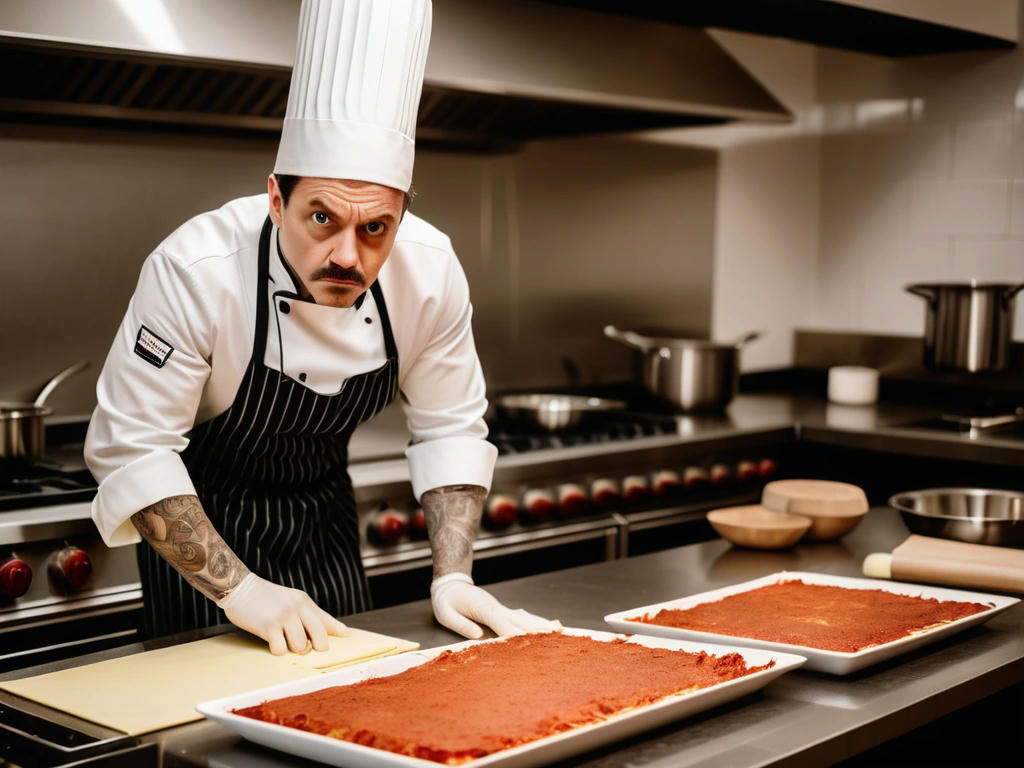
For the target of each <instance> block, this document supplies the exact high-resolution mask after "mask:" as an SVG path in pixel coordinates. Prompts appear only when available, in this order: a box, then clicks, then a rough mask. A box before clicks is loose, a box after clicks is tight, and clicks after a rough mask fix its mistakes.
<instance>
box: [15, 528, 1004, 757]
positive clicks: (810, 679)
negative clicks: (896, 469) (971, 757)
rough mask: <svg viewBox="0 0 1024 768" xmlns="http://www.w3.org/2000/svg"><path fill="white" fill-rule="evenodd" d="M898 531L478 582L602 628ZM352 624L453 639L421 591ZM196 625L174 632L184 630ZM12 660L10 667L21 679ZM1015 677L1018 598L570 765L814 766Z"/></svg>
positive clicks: (875, 547) (165, 739)
mask: <svg viewBox="0 0 1024 768" xmlns="http://www.w3.org/2000/svg"><path fill="white" fill-rule="evenodd" d="M906 535H907V531H906V529H905V528H904V526H903V523H902V522H901V521H900V519H899V517H898V516H897V515H896V513H894V512H893V511H892V510H889V509H885V508H875V509H872V511H871V512H870V513H869V514H868V516H867V517H866V518H865V519H864V521H863V522H862V523H861V525H860V526H859V527H858V528H857V529H855V530H854V531H853V532H852V533H851V534H849V535H848V536H846V537H845V538H843V539H842V540H840V541H838V542H827V543H815V544H804V545H800V546H797V547H795V548H794V549H792V550H788V551H777V552H757V551H752V550H742V549H737V548H734V547H732V546H731V545H729V544H728V543H727V542H725V541H722V540H716V541H711V542H705V543H702V544H694V545H690V546H686V547H681V548H677V549H671V550H666V551H663V552H659V553H656V554H652V555H645V556H642V557H635V558H630V559H628V560H616V561H612V562H608V563H600V564H596V565H588V566H583V567H580V568H572V569H568V570H564V571H558V572H555V573H548V574H543V575H539V576H532V577H529V578H525V579H518V580H515V581H508V582H504V583H501V584H495V585H492V586H491V587H489V589H491V590H492V591H493V593H494V594H495V595H496V596H497V597H498V598H499V599H501V600H504V601H506V602H508V603H510V604H515V605H521V606H523V607H526V608H528V609H529V610H531V611H535V612H537V613H539V614H542V615H548V616H554V617H558V618H560V619H561V620H562V621H563V623H565V624H566V625H571V626H579V627H589V628H594V629H604V628H606V627H605V626H604V624H603V621H602V617H603V616H604V615H605V614H607V613H610V612H613V611H616V610H620V609H624V608H629V607H631V606H639V605H644V604H648V603H653V602H657V601H660V600H666V599H669V598H672V597H676V596H679V595H684V594H692V593H696V592H701V591H704V590H707V589H714V588H718V587H722V586H726V585H728V584H732V583H736V582H739V581H743V580H746V579H750V578H754V577H757V576H762V575H765V574H767V573H772V572H774V571H779V570H812V571H821V572H826V573H836V574H845V575H859V574H860V563H861V561H862V559H863V557H864V555H866V554H868V553H869V552H872V551H879V550H889V549H892V547H894V546H895V545H896V544H898V543H899V542H901V541H902V540H903V538H904V537H905V536H906ZM349 623H351V624H352V625H353V626H358V627H362V628H365V629H370V630H374V631H377V632H384V633H387V634H392V635H398V636H402V637H407V638H409V639H412V640H418V641H419V642H420V643H421V644H422V645H423V646H424V647H431V646H436V645H443V644H446V643H450V642H453V641H455V640H456V639H457V638H456V637H455V636H454V635H453V634H452V633H450V632H448V631H447V630H444V629H442V628H440V627H439V626H435V625H433V623H432V622H431V618H430V608H429V605H428V604H427V603H426V602H417V603H409V604H406V605H401V606H396V607H393V608H387V609H383V610H379V611H372V612H369V613H365V614H362V615H360V616H356V617H350V619H349ZM205 634H208V632H207V633H190V634H187V635H182V636H179V638H177V639H178V640H180V641H187V640H192V639H196V638H198V637H201V636H204V635H205ZM158 644H161V643H160V641H157V642H155V643H149V644H146V646H143V645H142V644H136V645H133V646H126V647H124V648H120V649H116V650H115V651H108V652H106V653H104V654H97V655H95V656H93V657H83V658H81V659H78V660H75V661H71V662H61V663H58V664H52V665H46V666H43V667H39V668H37V669H36V670H33V671H36V672H44V671H51V670H53V669H58V668H63V667H66V666H71V665H73V664H76V663H77V664H81V663H84V662H87V661H91V660H96V659H97V658H109V657H111V656H114V655H122V654H127V653H132V652H137V651H140V650H143V648H144V647H155V646H156V645H158ZM24 674H25V670H22V671H21V672H19V673H16V675H13V674H12V675H9V676H19V677H20V676H23V675H24ZM1022 680H1024V605H1018V606H1015V607H1014V608H1012V609H1010V610H1008V611H1006V612H1005V613H1003V614H1002V615H1000V616H998V617H996V618H995V619H994V620H992V621H991V622H990V623H989V624H987V625H985V626H983V627H980V628H977V629H974V630H969V631H967V632H966V633H963V634H961V635H959V636H957V637H954V638H953V639H951V640H948V641H945V642H941V643H939V644H936V645H933V646H928V647H926V648H924V649H922V650H920V651H918V652H914V653H911V654H908V655H906V656H902V657H899V658H897V659H894V660H892V661H889V662H885V663H883V664H880V665H878V666H876V667H872V668H869V669H867V670H865V671H863V672H861V673H859V674H854V675H850V676H847V677H842V678H839V677H831V676H827V675H821V674H816V673H809V672H801V671H797V672H794V673H790V674H788V675H786V676H785V677H783V678H780V679H779V680H777V681H775V682H773V683H772V684H770V685H769V686H768V687H767V688H766V689H765V690H764V691H763V692H761V693H759V694H756V695H753V696H751V697H748V698H745V699H743V700H741V701H739V702H735V703H733V704H730V705H727V706H724V707H721V708H719V709H716V710H712V711H711V712H708V713H706V714H703V715H700V716H698V717H694V718H690V719H687V720H682V721H680V722H679V723H678V724H677V725H674V726H669V727H666V728H662V729H659V730H658V731H655V732H653V733H650V734H646V735H641V736H640V737H638V738H635V739H631V740H629V741H627V742H624V743H622V744H619V745H613V746H612V747H609V748H605V749H603V750H600V751H597V752H591V753H587V754H585V755H581V756H580V757H579V758H577V759H576V760H574V761H572V764H574V765H585V766H590V767H591V768H598V767H600V768H605V767H608V768H611V766H621V765H623V764H626V763H627V762H628V764H630V765H632V766H670V765H671V766H680V765H693V766H716V767H717V766H725V765H729V766H763V765H779V766H783V765H784V766H810V765H814V766H819V765H829V764H831V763H834V762H836V761H838V760H842V759H845V758H847V757H851V756H853V755H856V754H858V753H860V752H862V751H863V750H866V749H869V748H871V747H873V746H875V745H877V744H880V743H882V742H886V741H888V740H890V739H893V738H895V737H897V736H899V735H901V734H904V733H906V732H908V731H910V730H912V729H914V728H917V727H919V726H921V725H924V724H927V723H930V722H932V721H934V720H936V719H937V718H940V717H942V716H943V715H946V714H947V713H950V712H953V711H954V710H957V709H959V708H961V707H964V706H966V705H969V704H972V703H974V702H977V701H980V700H982V699H984V698H986V697H988V696H990V695H992V694H994V693H996V692H999V691H1001V690H1003V689H1005V688H1008V687H1010V686H1018V687H1019V685H1020V683H1021V681H1022ZM144 738H145V739H148V740H155V741H158V742H160V743H161V744H162V747H163V765H164V766H165V767H166V768H171V767H172V766H221V767H224V768H228V767H234V766H237V767H238V768H243V767H245V768H249V767H250V766H261V767H263V768H285V767H287V766H298V765H309V763H306V762H303V761H301V760H298V759H292V758H289V757H288V756H286V755H282V754H280V753H276V752H272V751H269V750H266V749H263V748H260V747H256V746H255V745H251V744H249V743H246V742H242V741H240V740H239V739H238V738H237V737H235V736H234V735H232V734H231V733H229V732H228V731H226V730H224V729H223V728H221V727H220V726H218V725H216V724H214V723H210V722H199V723H195V724H191V725H186V726H181V727H178V728H173V729H168V730H167V731H163V732H159V733H156V734H152V735H150V736H148V737H144Z"/></svg>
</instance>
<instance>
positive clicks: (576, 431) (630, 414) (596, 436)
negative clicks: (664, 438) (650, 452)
mask: <svg viewBox="0 0 1024 768" xmlns="http://www.w3.org/2000/svg"><path fill="white" fill-rule="evenodd" d="M488 429H489V434H488V438H487V439H488V440H489V441H490V442H492V443H494V445H495V446H496V447H497V448H498V454H499V455H501V456H508V455H510V454H517V453H527V452H529V451H538V450H550V449H557V448H572V447H576V446H581V445H593V444H596V443H612V442H619V441H626V440H635V439H637V438H643V437H655V436H658V435H672V434H675V433H676V420H675V419H674V418H673V417H672V416H670V415H666V414H658V413H643V412H634V411H611V412H607V413H594V414H588V415H587V416H586V417H585V418H584V419H583V421H581V423H580V424H578V425H576V426H574V427H571V428H568V429H559V430H548V429H544V428H543V427H539V426H535V425H531V424H529V423H525V422H523V421H517V420H515V419H502V418H494V419H491V420H490V421H489V422H488Z"/></svg>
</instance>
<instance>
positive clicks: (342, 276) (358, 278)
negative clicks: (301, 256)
mask: <svg viewBox="0 0 1024 768" xmlns="http://www.w3.org/2000/svg"><path fill="white" fill-rule="evenodd" d="M324 278H327V279H330V280H351V281H352V282H355V283H359V284H360V285H366V278H365V277H364V276H363V273H362V272H360V271H359V270H358V269H354V268H347V267H339V266H338V265H337V264H328V265H327V266H326V267H321V268H320V269H318V270H317V271H316V272H314V273H313V274H312V279H313V280H323V279H324Z"/></svg>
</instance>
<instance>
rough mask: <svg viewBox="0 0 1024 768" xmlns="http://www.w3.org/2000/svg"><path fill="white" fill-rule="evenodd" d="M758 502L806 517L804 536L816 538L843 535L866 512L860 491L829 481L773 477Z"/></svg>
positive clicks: (851, 528)
mask: <svg viewBox="0 0 1024 768" xmlns="http://www.w3.org/2000/svg"><path fill="white" fill-rule="evenodd" d="M761 503H762V504H763V505H764V506H766V507H768V509H774V510H775V511H776V512H788V513H789V514H791V515H802V516H804V517H808V518H810V520H811V528H810V530H809V531H807V538H808V539H813V540H816V541H825V540H828V539H838V538H839V537H840V536H844V535H845V534H847V533H849V532H850V531H852V530H853V529H854V528H856V527H857V524H858V523H859V522H860V521H861V519H862V518H863V517H864V515H866V514H867V512H868V498H867V496H865V495H864V491H862V490H861V489H860V488H858V487H857V486H856V485H851V484H850V483H837V482H834V481H832V480H775V481H774V482H771V483H768V484H767V485H766V486H765V487H764V491H763V492H762V494H761Z"/></svg>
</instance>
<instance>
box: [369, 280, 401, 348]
mask: <svg viewBox="0 0 1024 768" xmlns="http://www.w3.org/2000/svg"><path fill="white" fill-rule="evenodd" d="M370 293H372V294H373V301H374V303H375V304H376V305H377V313H378V314H379V315H380V323H381V330H382V331H383V332H384V350H385V352H387V355H388V359H389V360H390V359H392V358H397V357H398V348H397V347H396V346H395V335H394V333H392V331H391V318H390V317H389V316H388V307H387V305H386V304H385V303H384V292H383V291H382V290H381V289H380V280H374V281H373V285H371V286H370Z"/></svg>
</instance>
